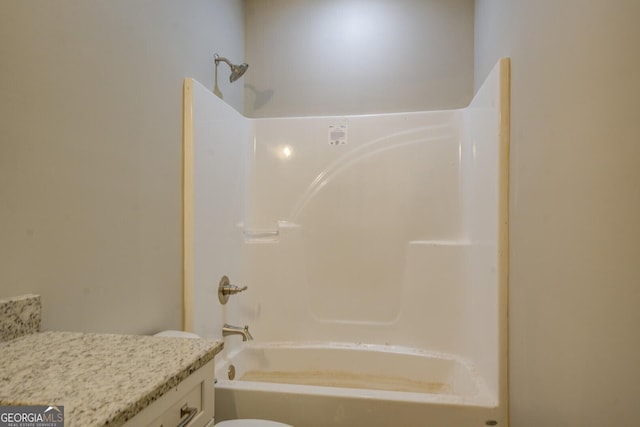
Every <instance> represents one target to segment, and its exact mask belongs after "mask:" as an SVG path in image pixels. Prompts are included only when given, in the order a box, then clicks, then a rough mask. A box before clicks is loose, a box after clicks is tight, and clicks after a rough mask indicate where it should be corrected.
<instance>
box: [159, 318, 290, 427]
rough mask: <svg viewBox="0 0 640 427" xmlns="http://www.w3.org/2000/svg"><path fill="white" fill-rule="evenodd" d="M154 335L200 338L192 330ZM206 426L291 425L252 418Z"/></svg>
mask: <svg viewBox="0 0 640 427" xmlns="http://www.w3.org/2000/svg"><path fill="white" fill-rule="evenodd" d="M155 336H156V337H177V338H200V336H198V335H196V334H194V333H192V332H184V331H162V332H158V333H157V334H155ZM212 380H213V379H212ZM208 426H210V427H293V426H291V425H289V424H283V423H279V422H276V421H269V420H254V419H243V420H228V421H221V422H219V423H217V424H215V425H211V424H209V425H208Z"/></svg>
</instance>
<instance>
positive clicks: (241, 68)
mask: <svg viewBox="0 0 640 427" xmlns="http://www.w3.org/2000/svg"><path fill="white" fill-rule="evenodd" d="M213 57H214V58H215V62H216V66H217V65H218V63H219V62H220V61H222V62H225V63H226V64H227V65H228V66H229V67H230V68H231V75H230V76H229V81H230V82H231V83H233V82H235V81H236V80H238V79H239V78H240V77H242V75H243V74H244V73H246V71H247V68H249V64H246V63H242V64H240V65H234V64H232V63H231V62H230V61H229V60H228V59H227V58H223V57H221V56H219V55H218V54H217V53H216V54H215V55H214V56H213Z"/></svg>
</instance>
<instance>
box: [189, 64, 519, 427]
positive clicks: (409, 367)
mask: <svg viewBox="0 0 640 427" xmlns="http://www.w3.org/2000/svg"><path fill="white" fill-rule="evenodd" d="M508 74H509V73H508V60H502V61H501V62H500V63H499V64H498V65H496V67H495V68H494V70H493V72H492V73H491V74H490V76H489V77H488V78H487V81H486V82H485V84H484V85H483V86H482V88H481V89H480V90H479V92H478V93H477V95H476V97H475V98H474V100H473V102H472V103H471V105H470V106H469V107H467V108H465V109H460V110H450V111H434V112H413V113H395V114H381V115H367V116H340V117H296V118H273V119H247V118H245V117H243V116H241V115H239V114H238V113H237V112H235V111H234V110H232V109H231V108H230V107H228V106H227V105H225V104H224V102H222V101H221V100H220V99H218V98H216V97H215V96H213V95H212V94H211V93H210V92H209V91H208V90H206V89H205V88H204V87H202V86H200V85H199V84H198V83H196V82H193V83H191V85H192V88H191V89H190V90H192V91H193V112H192V114H193V141H194V142H193V153H194V154H193V189H192V191H193V193H192V194H193V211H192V215H193V258H192V260H191V261H189V259H188V258H187V259H186V261H187V263H188V265H191V266H192V267H193V275H192V276H193V278H192V280H191V281H189V280H185V286H186V289H185V291H186V295H187V296H189V295H191V297H189V298H188V299H187V300H188V302H187V306H186V313H187V318H186V326H187V328H189V329H192V330H193V331H195V332H196V333H198V334H199V335H201V336H219V334H220V330H221V328H222V324H223V323H231V324H235V325H244V324H248V325H249V327H250V330H251V333H252V335H253V336H254V337H255V340H254V341H251V342H248V343H243V342H241V340H240V339H238V337H227V338H225V350H224V352H223V353H222V354H221V356H220V358H219V360H217V362H216V363H217V369H216V371H217V379H218V384H217V389H216V393H217V394H216V401H217V407H216V419H217V420H221V419H225V418H226V417H228V418H233V417H244V418H248V417H256V418H271V419H276V420H279V421H282V422H286V423H289V424H293V425H296V426H304V425H309V426H311V425H336V426H342V425H345V426H346V425H350V426H355V425H363V426H364V425H366V426H376V425H380V426H383V425H390V424H388V423H389V422H392V420H391V419H386V418H385V417H387V415H385V414H386V413H389V414H393V416H394V417H395V418H394V420H395V421H396V422H400V424H402V425H406V426H410V425H424V420H425V418H424V417H431V418H426V419H431V420H432V421H433V422H434V423H436V424H434V425H447V424H445V423H454V424H449V425H457V426H463V427H464V426H479V425H485V423H486V422H489V424H490V425H493V422H497V425H506V423H507V419H506V396H507V394H506V254H507V247H506V233H507V229H506V218H507V216H506V206H507V205H506V194H507V192H506V189H507V172H506V171H507V155H506V154H507V144H508ZM187 169H188V168H187ZM187 204H188V203H187ZM187 236H188V233H187ZM223 275H227V276H229V278H230V279H231V281H232V283H235V284H239V285H243V286H244V285H246V286H248V290H247V291H246V292H243V293H241V294H238V295H234V296H232V297H231V298H230V300H229V303H228V304H226V305H224V306H221V305H220V304H219V302H218V301H217V295H216V289H217V283H218V281H219V280H220V278H221V277H222V276H223ZM187 279H188V278H187ZM229 364H233V365H234V368H235V370H236V377H235V379H234V380H229V379H227V369H228V366H229ZM243 377H244V378H243ZM374 401H375V402H376V403H375V404H373V406H371V405H372V403H371V402H374ZM276 402H280V404H278V403H276ZM367 402H369V403H367ZM294 408H298V409H294ZM314 408H316V409H314ZM317 408H322V410H318V409H317ZM374 408H377V409H375V410H374ZM383 409H384V411H383ZM314 411H315V412H318V413H317V414H316V413H315V412H314ZM385 411H386V412H385ZM310 413H314V414H315V415H314V416H313V421H311V420H310V418H309V414H310ZM220 417H222V418H220ZM316 417H320V418H316ZM366 417H369V419H367V418H366ZM398 417H400V418H398ZM402 417H404V418H402ZM385 423H386V424H385ZM437 423H442V424H437ZM400 424H398V425H400Z"/></svg>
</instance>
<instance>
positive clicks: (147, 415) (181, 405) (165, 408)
mask: <svg viewBox="0 0 640 427" xmlns="http://www.w3.org/2000/svg"><path fill="white" fill-rule="evenodd" d="M213 377H214V367H213V360H212V361H210V362H209V363H207V364H206V365H204V366H203V367H201V368H200V369H198V370H197V371H195V372H194V373H193V374H191V375H190V376H189V377H187V378H185V379H184V380H183V381H182V382H181V383H180V384H178V385H177V386H176V387H174V388H172V389H171V390H169V391H167V392H166V393H165V394H164V395H162V396H161V397H160V398H159V399H158V400H156V401H155V402H153V403H152V404H151V405H149V406H148V407H146V408H145V409H143V410H142V411H141V412H140V413H139V414H137V415H136V416H135V417H133V418H132V419H131V420H129V421H128V422H127V423H126V424H125V427H176V426H178V425H179V424H180V422H181V420H183V419H186V418H187V417H188V416H189V413H190V412H191V411H194V413H195V414H194V416H193V417H190V419H191V420H190V421H189V423H187V424H185V427H203V426H205V425H207V423H208V422H209V421H210V420H211V419H212V418H213V406H214V402H213Z"/></svg>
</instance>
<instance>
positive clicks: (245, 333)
mask: <svg viewBox="0 0 640 427" xmlns="http://www.w3.org/2000/svg"><path fill="white" fill-rule="evenodd" d="M228 335H242V341H251V340H252V339H253V337H252V336H251V333H250V332H249V326H247V325H244V327H241V326H232V325H229V324H227V323H225V324H224V326H222V336H223V337H226V336H228Z"/></svg>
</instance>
